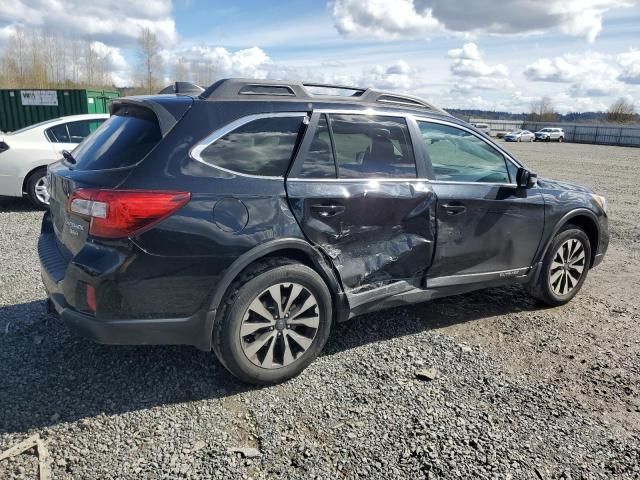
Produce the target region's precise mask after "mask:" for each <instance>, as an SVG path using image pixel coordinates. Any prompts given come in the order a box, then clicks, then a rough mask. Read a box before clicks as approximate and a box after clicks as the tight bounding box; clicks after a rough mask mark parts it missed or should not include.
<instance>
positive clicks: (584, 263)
mask: <svg viewBox="0 0 640 480" xmlns="http://www.w3.org/2000/svg"><path fill="white" fill-rule="evenodd" d="M590 265H591V244H590V243H589V237H587V234H586V233H584V231H583V230H582V229H581V228H579V227H576V226H575V225H565V226H564V227H562V228H561V229H560V231H559V232H558V233H557V234H556V236H555V238H554V239H553V241H552V242H551V245H550V246H549V249H548V250H547V253H546V254H545V257H544V260H543V262H542V267H541V270H540V272H539V275H538V281H537V282H536V283H535V284H534V285H531V286H530V287H529V292H530V293H531V296H533V297H534V298H536V299H537V300H540V301H541V302H543V303H545V304H547V305H550V306H552V307H557V306H559V305H564V304H565V303H568V302H569V301H571V299H572V298H573V297H575V296H576V295H577V293H578V292H579V291H580V288H582V284H583V283H584V281H585V279H586V278H587V274H588V273H589V267H590Z"/></svg>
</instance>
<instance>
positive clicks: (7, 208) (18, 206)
mask: <svg viewBox="0 0 640 480" xmlns="http://www.w3.org/2000/svg"><path fill="white" fill-rule="evenodd" d="M39 211H40V210H39V209H38V208H36V207H35V206H34V205H33V204H32V203H31V202H30V201H29V200H27V199H26V198H19V197H4V196H0V213H2V212H39Z"/></svg>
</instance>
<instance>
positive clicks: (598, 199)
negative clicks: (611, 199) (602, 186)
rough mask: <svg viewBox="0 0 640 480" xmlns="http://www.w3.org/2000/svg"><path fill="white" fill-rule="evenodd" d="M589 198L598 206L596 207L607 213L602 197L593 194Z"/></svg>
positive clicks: (604, 199)
mask: <svg viewBox="0 0 640 480" xmlns="http://www.w3.org/2000/svg"><path fill="white" fill-rule="evenodd" d="M591 198H593V201H594V202H596V203H597V204H598V206H599V207H600V208H601V209H602V211H603V212H604V213H607V199H606V198H604V197H603V196H602V195H596V194H595V193H592V194H591Z"/></svg>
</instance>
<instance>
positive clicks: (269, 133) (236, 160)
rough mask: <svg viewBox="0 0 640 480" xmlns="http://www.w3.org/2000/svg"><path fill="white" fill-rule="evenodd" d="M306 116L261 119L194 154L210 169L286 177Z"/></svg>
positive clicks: (237, 129)
mask: <svg viewBox="0 0 640 480" xmlns="http://www.w3.org/2000/svg"><path fill="white" fill-rule="evenodd" d="M305 117H306V114H305V113H300V114H295V115H292V116H273V117H265V118H258V119H256V120H253V121H250V122H248V123H245V124H244V125H241V126H239V127H238V128H236V129H235V130H233V131H231V132H229V133H227V134H225V135H223V136H222V137H220V138H218V139H217V140H215V141H214V142H213V143H211V144H210V145H207V146H206V147H205V148H204V149H203V150H202V151H201V152H199V153H196V154H194V156H195V157H196V158H198V160H200V161H202V162H204V163H207V164H209V165H212V166H215V167H220V168H224V169H226V170H231V171H233V172H237V173H243V174H246V175H260V176H270V177H282V176H284V175H285V173H286V172H287V169H288V168H289V163H290V162H291V157H292V155H293V151H294V149H295V146H296V142H297V139H298V135H299V134H300V132H301V130H302V126H303V119H304V118H305Z"/></svg>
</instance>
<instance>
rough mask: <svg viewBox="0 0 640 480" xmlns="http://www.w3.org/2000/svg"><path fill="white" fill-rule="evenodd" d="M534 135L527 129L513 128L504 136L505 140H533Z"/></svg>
mask: <svg viewBox="0 0 640 480" xmlns="http://www.w3.org/2000/svg"><path fill="white" fill-rule="evenodd" d="M535 138H536V136H535V135H534V134H533V133H532V132H530V131H529V130H514V131H513V132H509V133H507V134H506V135H505V136H504V141H505V142H533V141H534V140H535Z"/></svg>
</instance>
